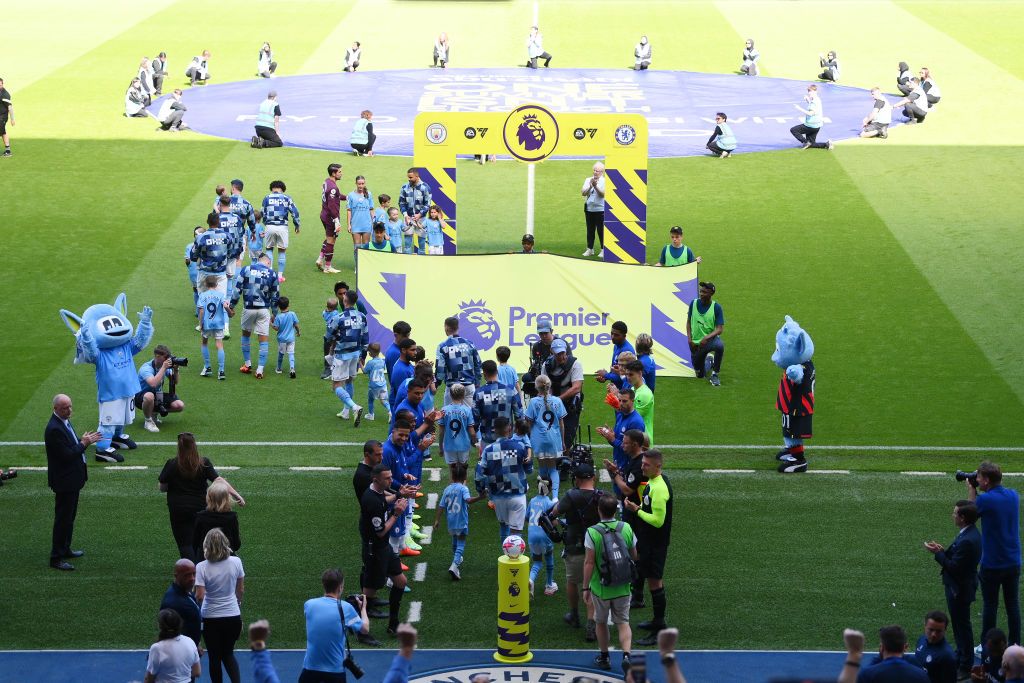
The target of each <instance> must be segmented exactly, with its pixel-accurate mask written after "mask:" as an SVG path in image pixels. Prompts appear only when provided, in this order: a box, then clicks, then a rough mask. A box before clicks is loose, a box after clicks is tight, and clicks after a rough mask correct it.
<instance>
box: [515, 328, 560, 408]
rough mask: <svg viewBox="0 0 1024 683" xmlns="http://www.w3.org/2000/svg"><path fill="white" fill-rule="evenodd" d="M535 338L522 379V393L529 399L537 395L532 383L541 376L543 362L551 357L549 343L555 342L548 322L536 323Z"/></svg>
mask: <svg viewBox="0 0 1024 683" xmlns="http://www.w3.org/2000/svg"><path fill="white" fill-rule="evenodd" d="M537 336H538V337H539V339H538V340H537V341H535V342H534V343H533V344H532V345H531V346H530V367H529V368H528V369H527V371H526V372H525V373H524V374H523V377H522V382H523V393H524V394H526V395H527V396H529V397H531V398H532V397H534V396H536V395H537V387H536V386H534V383H533V382H534V380H535V379H537V377H538V375H540V374H541V368H542V367H543V366H544V361H546V360H547V359H548V356H550V355H551V343H552V342H553V341H554V340H555V335H554V333H553V332H552V328H551V321H550V320H547V319H546V318H542V319H541V320H540V322H538V323H537Z"/></svg>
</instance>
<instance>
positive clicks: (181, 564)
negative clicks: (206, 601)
mask: <svg viewBox="0 0 1024 683" xmlns="http://www.w3.org/2000/svg"><path fill="white" fill-rule="evenodd" d="M195 586H196V565H195V564H194V563H193V562H192V560H188V559H185V558H181V559H180V560H178V561H177V562H175V563H174V581H172V582H171V585H170V586H169V587H168V588H167V592H165V593H164V599H163V600H162V601H161V602H160V609H162V610H164V609H171V610H174V611H175V612H177V613H178V616H180V617H181V634H182V635H184V636H188V637H189V638H191V639H192V642H194V643H195V644H196V647H197V648H198V649H199V656H200V657H202V655H203V649H202V647H200V646H199V641H200V639H201V638H202V636H203V618H202V615H201V614H200V612H199V603H197V602H196V598H195V595H193V592H192V591H193V589H194V588H195Z"/></svg>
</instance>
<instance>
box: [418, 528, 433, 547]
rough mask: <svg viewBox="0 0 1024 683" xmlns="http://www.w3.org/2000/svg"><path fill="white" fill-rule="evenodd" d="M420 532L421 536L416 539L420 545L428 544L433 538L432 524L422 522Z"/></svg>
mask: <svg viewBox="0 0 1024 683" xmlns="http://www.w3.org/2000/svg"><path fill="white" fill-rule="evenodd" d="M420 533H421V534H423V538H421V539H420V540H418V541H416V542H417V543H419V544H420V545H430V544H431V542H432V541H433V540H434V526H433V525H432V524H423V525H421V526H420Z"/></svg>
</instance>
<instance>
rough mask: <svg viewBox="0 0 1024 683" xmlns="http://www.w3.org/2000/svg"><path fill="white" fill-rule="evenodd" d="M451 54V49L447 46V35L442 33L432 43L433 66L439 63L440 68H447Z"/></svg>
mask: <svg viewBox="0 0 1024 683" xmlns="http://www.w3.org/2000/svg"><path fill="white" fill-rule="evenodd" d="M450 54H451V47H450V45H449V44H448V34H447V33H444V32H442V33H441V35H439V36H438V37H437V40H435V41H434V66H435V67H436V66H437V65H438V63H440V65H441V68H442V69H444V68H447V66H448V59H449V56H450Z"/></svg>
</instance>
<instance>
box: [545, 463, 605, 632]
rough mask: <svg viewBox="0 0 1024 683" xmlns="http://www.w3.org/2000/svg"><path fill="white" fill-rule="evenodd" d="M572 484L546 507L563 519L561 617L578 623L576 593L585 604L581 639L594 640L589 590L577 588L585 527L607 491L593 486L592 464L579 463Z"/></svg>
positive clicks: (596, 519)
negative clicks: (566, 604) (564, 604)
mask: <svg viewBox="0 0 1024 683" xmlns="http://www.w3.org/2000/svg"><path fill="white" fill-rule="evenodd" d="M573 484H574V486H573V488H571V489H569V490H568V491H566V493H565V495H564V496H562V497H561V498H560V499H559V500H558V502H557V503H555V504H554V505H553V506H552V507H551V509H550V510H548V513H547V514H548V516H549V517H551V518H552V519H554V518H556V517H564V518H565V520H566V529H565V544H564V546H563V548H562V559H564V560H565V583H566V590H565V595H566V598H567V599H568V601H569V611H568V612H566V613H565V616H564V617H562V619H563V620H564V621H565V623H567V624H569V625H570V626H572V627H573V628H579V627H580V612H579V604H580V593H581V592H583V602H584V604H585V606H586V613H587V626H586V636H585V639H586V641H587V642H588V643H592V642H594V641H595V640H597V624H596V623H594V603H593V601H592V600H591V596H590V593H589V592H586V591H581V589H582V588H584V586H583V560H584V557H585V555H586V548H585V547H584V537H585V536H586V533H587V529H589V528H590V527H592V526H594V525H595V524H597V523H598V522H600V521H601V515H600V514H599V512H598V508H597V503H598V501H599V500H600V499H601V496H604V495H609V494H607V493H606V492H605V491H601V490H600V489H596V488H594V466H593V465H592V464H590V463H586V462H585V463H581V464H579V465H577V466H576V469H575V470H573Z"/></svg>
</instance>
